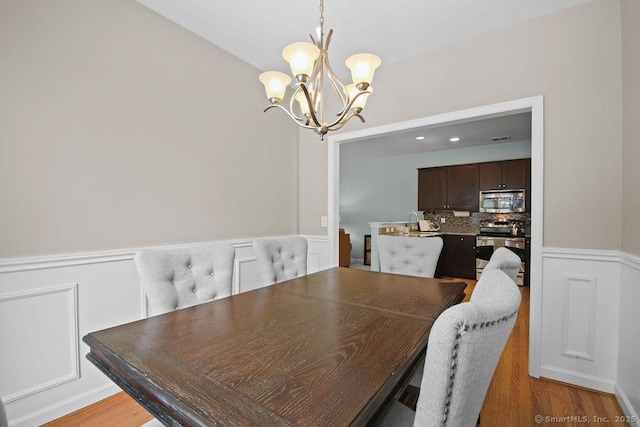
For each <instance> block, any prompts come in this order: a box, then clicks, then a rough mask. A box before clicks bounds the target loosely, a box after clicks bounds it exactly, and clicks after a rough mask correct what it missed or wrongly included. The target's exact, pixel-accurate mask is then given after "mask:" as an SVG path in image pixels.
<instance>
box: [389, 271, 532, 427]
mask: <svg viewBox="0 0 640 427" xmlns="http://www.w3.org/2000/svg"><path fill="white" fill-rule="evenodd" d="M520 300H521V294H520V290H519V289H518V286H517V285H516V284H515V282H514V281H513V280H511V279H510V278H509V277H508V276H507V275H506V274H505V273H503V272H502V271H500V270H497V269H490V270H484V272H483V273H482V276H480V280H479V281H478V283H477V284H476V286H475V289H474V290H473V293H472V294H471V299H470V301H469V302H466V303H462V304H458V305H454V306H453V307H450V308H448V309H447V310H445V311H444V312H443V313H442V314H441V315H440V316H439V317H438V318H437V319H436V321H435V323H434V324H433V327H432V328H431V332H430V333H429V343H428V344H427V354H426V356H425V362H424V375H423V376H422V384H421V387H420V395H419V396H418V404H417V407H416V412H413V411H411V410H410V409H409V408H408V407H406V406H404V405H403V404H401V403H399V402H395V403H394V405H393V406H392V408H391V410H390V411H389V413H388V414H387V416H386V418H385V419H384V421H383V423H382V425H383V426H393V427H398V426H411V425H413V426H416V427H423V426H428V427H431V426H434V427H435V426H438V427H449V426H451V427H458V426H461V427H471V426H475V425H476V422H477V421H478V416H479V414H480V409H481V408H482V404H483V402H484V398H485V396H486V394H487V389H488V388H489V384H490V383H491V378H492V377H493V373H494V372H495V369H496V366H497V365H498V361H499V360H500V355H501V354H502V350H503V349H504V346H505V344H506V342H507V339H508V338H509V335H510V334H511V331H512V329H513V325H514V324H515V322H516V318H517V315H518V309H519V307H520Z"/></svg>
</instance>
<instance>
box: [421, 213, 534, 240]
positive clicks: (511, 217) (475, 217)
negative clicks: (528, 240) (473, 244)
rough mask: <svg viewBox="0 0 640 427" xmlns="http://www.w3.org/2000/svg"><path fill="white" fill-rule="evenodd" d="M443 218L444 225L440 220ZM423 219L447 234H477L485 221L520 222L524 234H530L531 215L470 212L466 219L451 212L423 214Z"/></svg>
mask: <svg viewBox="0 0 640 427" xmlns="http://www.w3.org/2000/svg"><path fill="white" fill-rule="evenodd" d="M441 218H444V219H445V223H444V224H443V223H441V221H440V219H441ZM424 219H426V220H429V221H433V222H435V223H436V224H439V225H440V229H441V230H442V231H444V232H449V233H474V234H475V233H477V232H478V229H479V227H480V224H482V223H483V222H485V221H498V220H506V221H522V222H523V223H524V227H525V232H526V234H531V213H530V212H522V213H510V214H491V213H484V212H471V214H470V215H469V216H468V217H458V216H455V215H454V213H453V211H438V212H424Z"/></svg>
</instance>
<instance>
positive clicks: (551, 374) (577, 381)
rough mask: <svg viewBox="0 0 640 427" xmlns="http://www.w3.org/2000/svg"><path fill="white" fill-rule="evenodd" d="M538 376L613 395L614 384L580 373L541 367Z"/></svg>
mask: <svg viewBox="0 0 640 427" xmlns="http://www.w3.org/2000/svg"><path fill="white" fill-rule="evenodd" d="M540 376H541V377H544V378H548V379H550V380H555V381H561V382H563V383H567V384H573V385H577V386H580V387H584V388H590V389H592V390H597V391H601V392H604V393H610V394H614V392H615V383H613V382H611V381H608V380H607V379H605V378H599V377H594V376H592V375H585V374H583V373H581V372H575V371H569V370H565V369H559V368H551V367H548V366H541V367H540Z"/></svg>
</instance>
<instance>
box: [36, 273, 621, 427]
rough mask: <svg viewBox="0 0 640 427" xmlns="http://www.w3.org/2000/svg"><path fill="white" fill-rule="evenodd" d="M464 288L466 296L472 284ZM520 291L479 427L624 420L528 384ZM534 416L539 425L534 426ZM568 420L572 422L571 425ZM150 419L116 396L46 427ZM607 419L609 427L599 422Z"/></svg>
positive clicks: (610, 399) (559, 387) (595, 396)
mask: <svg viewBox="0 0 640 427" xmlns="http://www.w3.org/2000/svg"><path fill="white" fill-rule="evenodd" d="M465 282H467V284H468V287H467V290H466V294H467V298H465V301H466V300H468V296H469V295H470V294H471V291H472V290H473V286H474V284H475V281H465ZM520 289H521V291H522V306H521V308H520V313H519V314H518V320H517V321H516V324H515V326H514V330H513V333H512V334H511V337H510V338H509V341H508V342H507V345H506V347H505V349H504V352H503V353H502V357H501V359H500V363H499V364H498V367H497V368H496V372H495V374H494V376H493V380H492V381H491V386H490V387H489V391H488V393H487V397H486V398H485V402H484V405H483V407H482V413H481V414H480V421H481V425H482V426H483V427H485V426H486V427H493V426H496V427H503V426H536V425H558V426H560V425H562V426H573V425H575V426H578V425H580V426H582V425H585V424H586V423H584V422H583V423H580V422H578V421H581V420H582V417H586V419H587V420H589V424H590V425H596V426H597V425H616V426H624V425H628V424H624V423H616V422H615V420H616V417H617V416H621V415H623V412H622V410H621V409H620V406H619V405H618V403H617V401H616V399H615V397H614V396H613V395H610V394H605V393H599V392H596V391H592V390H587V389H583V388H579V387H574V386H570V385H567V384H564V383H560V382H555V381H550V380H545V379H538V378H532V377H530V376H529V375H528V374H527V372H528V371H527V358H528V354H529V337H528V334H529V288H520ZM536 416H539V417H542V422H540V423H538V422H536ZM570 417H575V418H574V420H573V421H571V418H570ZM150 419H151V415H149V414H148V413H147V412H146V411H145V410H144V409H143V408H142V407H141V406H140V405H138V403H137V402H136V401H135V400H133V399H132V398H130V397H129V396H128V395H126V394H124V393H118V394H116V395H115V396H112V397H110V398H108V399H106V400H103V401H101V402H98V403H96V404H95V405H92V406H89V407H87V408H84V409H81V410H80V411H78V412H75V413H73V414H70V415H67V416H65V417H63V418H60V419H59V420H56V421H53V422H51V423H49V424H46V426H48V427H61V426H65V427H66V426H82V427H85V426H89V427H92V426H100V427H110V426H114V427H115V426H117V427H134V426H140V425H141V424H143V423H144V422H146V421H148V420H150ZM604 419H607V420H609V421H610V422H608V423H607V422H604V421H603V420H604Z"/></svg>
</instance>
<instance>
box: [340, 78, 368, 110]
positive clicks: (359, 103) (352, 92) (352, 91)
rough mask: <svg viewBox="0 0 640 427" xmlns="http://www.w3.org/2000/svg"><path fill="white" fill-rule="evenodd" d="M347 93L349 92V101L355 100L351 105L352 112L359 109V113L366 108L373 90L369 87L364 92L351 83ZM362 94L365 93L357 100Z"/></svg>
mask: <svg viewBox="0 0 640 427" xmlns="http://www.w3.org/2000/svg"><path fill="white" fill-rule="evenodd" d="M346 92H347V96H348V97H349V101H351V100H353V99H354V98H355V101H354V102H353V104H352V105H351V109H352V110H355V109H359V111H361V110H362V109H363V108H364V106H365V105H366V104H367V98H368V97H369V95H370V94H371V93H372V92H373V88H372V87H371V86H369V87H368V88H367V89H366V90H364V91H362V90H360V89H358V88H357V87H356V85H355V84H354V83H351V84H350V85H347V88H346ZM360 92H365V93H364V94H362V95H360V96H358V97H357V98H356V95H358V94H359V93H360Z"/></svg>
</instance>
